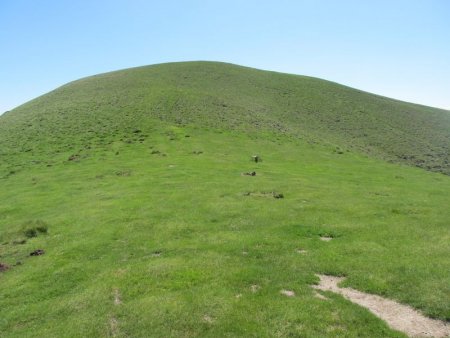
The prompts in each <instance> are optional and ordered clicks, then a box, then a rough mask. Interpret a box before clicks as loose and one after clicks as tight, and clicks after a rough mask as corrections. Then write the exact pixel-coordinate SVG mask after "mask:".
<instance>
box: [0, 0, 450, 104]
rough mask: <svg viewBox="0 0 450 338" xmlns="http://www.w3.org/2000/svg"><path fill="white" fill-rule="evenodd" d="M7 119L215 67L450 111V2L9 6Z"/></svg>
mask: <svg viewBox="0 0 450 338" xmlns="http://www.w3.org/2000/svg"><path fill="white" fill-rule="evenodd" d="M0 47H1V50H0V113H2V112H4V111H6V110H10V109H12V108H13V107H15V106H17V105H19V104H22V103H24V102H26V101H28V100H30V99H32V98H34V97H36V96H39V95H41V94H44V93H46V92H47V91H49V90H52V89H54V88H56V87H58V86H60V85H62V84H64V83H66V82H69V81H72V80H76V79H78V78H80V77H84V76H87V75H93V74H97V73H101V72H107V71H111V70H116V69H121V68H127V67H134V66H141V65H147V64H154V63H162V62H169V61H185V60H216V61H226V62H232V63H237V64H241V65H246V66H251V67H256V68H262V69H269V70H276V71H282V72H288V73H296V74H303V75H311V76H316V77H320V78H324V79H328V80H332V81H336V82H339V83H342V84H346V85H349V86H352V87H356V88H359V89H363V90H366V91H370V92H374V93H377V94H382V95H385V96H389V97H393V98H397V99H402V100H406V101H411V102H417V103H422V104H426V105H431V106H436V107H441V108H445V109H450V1H449V0H372V1H369V0H368V1H365V0H364V1H363V0H354V1H353V0H333V1H331V0H329V1H322V0H290V1H287V0H276V1H275V0H273V1H264V0H258V1H253V0H249V1H248V0H247V1H245V0H226V1H225V0H224V1H213V0H211V1H206V0H203V1H201V0H192V1H189V0H186V1H181V0H180V1H171V0H165V1H153V0H147V1H144V0H76V1H75V0H70V1H68V0H39V1H37V0H0Z"/></svg>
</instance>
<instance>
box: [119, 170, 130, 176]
mask: <svg viewBox="0 0 450 338" xmlns="http://www.w3.org/2000/svg"><path fill="white" fill-rule="evenodd" d="M116 175H117V176H122V177H127V176H131V170H119V171H116Z"/></svg>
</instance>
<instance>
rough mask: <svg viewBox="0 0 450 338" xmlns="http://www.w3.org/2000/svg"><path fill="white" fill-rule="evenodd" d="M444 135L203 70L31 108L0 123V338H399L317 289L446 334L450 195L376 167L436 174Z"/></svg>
mask: <svg viewBox="0 0 450 338" xmlns="http://www.w3.org/2000/svg"><path fill="white" fill-rule="evenodd" d="M449 123H450V118H449V113H448V112H446V111H442V110H438V109H434V108H428V107H423V106H418V105H413V104H409V103H404V102H399V101H395V100H391V99H387V98H383V97H379V96H375V95H371V94H368V93H363V92H360V91H357V90H354V89H350V88H347V87H343V86H340V85H337V84H334V83H330V82H327V81H323V80H318V79H313V78H307V77H301V76H294V75H286V74H279V73H272V72H264V71H259V70H253V69H248V68H244V67H238V66H234V65H228V64H220V63H203V62H194V63H177V64H166V65H157V66H150V67H142V68H135V69H131V70H124V71H118V72H113V73H108V74H103V75H98V76H93V77H89V78H86V79H82V80H79V81H75V82H72V83H70V84H67V85H65V86H63V87H60V88H58V89H57V90H55V91H53V92H51V93H49V94H46V95H44V96H42V97H40V98H38V99H35V100H33V101H30V102H28V103H27V104H25V105H23V106H21V107H19V108H17V109H15V110H13V111H11V112H9V113H7V114H5V115H3V116H1V117H0V177H1V179H0V185H1V189H0V202H1V203H0V263H1V264H3V266H4V267H6V268H4V271H2V272H0V285H1V288H0V336H5V337H92V336H115V337H148V336H154V337H180V336H183V337H192V336H199V335H200V336H210V337H218V336H228V337H236V336H254V337H273V336H302V337H322V336H330V337H336V336H341V337H353V336H360V337H375V336H383V337H403V334H402V333H400V332H396V331H393V330H392V329H390V328H389V327H387V325H386V324H385V323H384V322H382V321H381V320H379V319H378V318H377V317H375V316H374V315H372V314H371V313H370V312H368V311H367V310H365V309H363V308H360V307H358V306H356V305H354V304H353V303H350V302H348V301H346V300H344V299H343V298H342V297H340V296H337V295H334V294H331V293H323V295H325V296H326V297H327V298H328V300H322V299H319V298H317V297H316V296H315V291H314V290H313V289H312V288H311V285H312V284H314V283H317V282H318V278H317V277H316V276H315V274H317V273H321V274H332V275H339V276H347V280H346V281H345V285H348V286H351V287H353V288H355V289H358V290H361V291H366V292H370V293H374V294H379V295H383V296H385V297H388V298H391V299H395V300H398V301H400V302H402V303H405V304H409V305H411V306H413V307H415V308H417V309H419V310H421V311H422V312H423V313H425V314H427V315H428V316H430V317H434V318H439V319H442V320H447V321H449V320H450V299H449V294H450V287H449V285H450V283H449V281H450V275H449V271H450V259H449V257H450V255H449V254H450V249H449V246H448V243H449V241H450V231H449V224H448V220H449V219H450V210H449V209H448V205H450V195H449V194H448V191H450V177H448V176H446V175H442V174H440V173H434V172H430V171H425V170H422V169H421V168H415V167H411V166H407V165H404V164H398V163H388V162H387V161H386V159H387V160H391V161H400V162H401V161H404V162H405V163H406V164H414V165H416V164H417V165H420V166H422V167H424V168H429V169H431V170H437V171H442V172H444V173H448V170H449V167H448V163H447V162H446V161H447V160H448V147H449V125H450V124H449ZM348 150H349V151H348ZM255 154H258V155H259V156H260V157H261V159H262V161H260V162H258V163H255V162H253V161H252V155H255ZM427 154H430V156H427ZM368 155H369V156H368ZM403 157H405V158H403ZM419 160H420V161H419ZM252 171H255V172H256V176H249V175H243V173H246V172H252ZM275 197H278V198H275ZM280 197H282V198H280ZM323 236H327V237H331V238H332V240H331V241H329V242H326V241H322V240H321V237H323ZM39 249H42V250H44V254H43V255H38V256H30V253H32V252H35V251H36V250H39ZM281 290H292V291H294V292H295V296H294V297H286V296H284V295H282V294H280V291H281Z"/></svg>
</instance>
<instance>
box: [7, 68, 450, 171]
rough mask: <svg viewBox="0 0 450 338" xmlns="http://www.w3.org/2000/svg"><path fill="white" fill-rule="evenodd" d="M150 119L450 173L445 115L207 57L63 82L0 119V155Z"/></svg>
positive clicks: (73, 141)
mask: <svg viewBox="0 0 450 338" xmlns="http://www.w3.org/2000/svg"><path fill="white" fill-rule="evenodd" d="M149 118H156V119H160V120H163V121H167V122H169V123H171V124H176V125H181V126H184V125H194V126H203V127H208V128H214V129H223V130H230V129H231V130H239V131H243V132H255V131H267V132H271V133H277V134H286V135H290V136H292V137H295V138H297V139H298V138H302V139H304V140H306V141H309V142H319V143H326V144H330V145H338V146H340V147H341V148H342V149H343V150H346V149H353V150H355V151H358V152H365V153H367V154H369V155H370V156H376V157H378V158H382V159H386V160H390V161H396V162H403V163H407V164H410V165H414V166H419V167H421V168H424V169H427V170H431V171H437V172H442V173H446V174H450V112H449V111H445V110H440V109H435V108H430V107H425V106H420V105H415V104H411V103H407V102H401V101H396V100H393V99H389V98H385V97H381V96H377V95H373V94H369V93H365V92H362V91H359V90H355V89H352V88H349V87H345V86H341V85H338V84H336V83H332V82H328V81H324V80H320V79H315V78H311V77H305V76H297V75H288V74H281V73H275V72H267V71H261V70H256V69H251V68H246V67H240V66H235V65H230V64H224V63H214V62H185V63H172V64H162V65H155V66H147V67H140V68H133V69H127V70H122V71H117V72H112V73H107V74H101V75H96V76H92V77H88V78H85V79H81V80H78V81H74V82H72V83H69V84H67V85H65V86H62V87H60V88H58V89H56V90H55V91H53V92H50V93H48V94H46V95H44V96H42V97H40V98H37V99H35V100H32V101H30V102H28V103H27V104H24V105H22V106H20V107H18V108H16V109H15V110H13V111H11V112H9V113H6V114H4V116H2V118H1V123H0V142H1V144H2V149H1V150H0V151H1V152H0V156H1V155H3V156H5V157H7V158H10V155H11V153H13V154H14V153H17V152H30V153H31V154H38V153H40V151H42V150H44V149H45V148H49V149H48V150H49V151H50V155H51V154H52V153H53V152H54V151H64V150H66V149H68V148H69V147H70V146H75V145H76V146H81V147H85V146H89V145H91V143H92V142H97V143H102V141H104V140H105V137H106V136H107V135H111V133H113V134H115V135H117V136H120V135H122V136H123V134H126V133H128V131H129V130H130V128H140V126H141V125H142V123H144V124H146V123H148V120H149ZM37 160H39V159H37ZM11 170H12V171H15V168H11ZM11 170H9V171H8V172H7V173H6V174H8V173H9V172H10V171H11ZM0 174H1V173H0Z"/></svg>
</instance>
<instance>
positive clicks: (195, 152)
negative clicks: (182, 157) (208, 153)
mask: <svg viewBox="0 0 450 338" xmlns="http://www.w3.org/2000/svg"><path fill="white" fill-rule="evenodd" d="M192 153H193V154H194V155H200V154H203V151H201V150H194V151H193V152H192Z"/></svg>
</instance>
